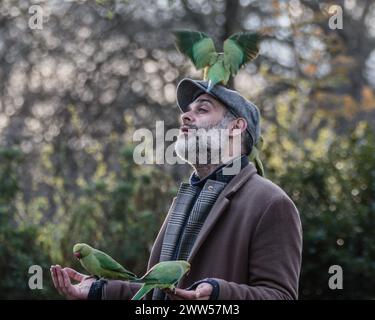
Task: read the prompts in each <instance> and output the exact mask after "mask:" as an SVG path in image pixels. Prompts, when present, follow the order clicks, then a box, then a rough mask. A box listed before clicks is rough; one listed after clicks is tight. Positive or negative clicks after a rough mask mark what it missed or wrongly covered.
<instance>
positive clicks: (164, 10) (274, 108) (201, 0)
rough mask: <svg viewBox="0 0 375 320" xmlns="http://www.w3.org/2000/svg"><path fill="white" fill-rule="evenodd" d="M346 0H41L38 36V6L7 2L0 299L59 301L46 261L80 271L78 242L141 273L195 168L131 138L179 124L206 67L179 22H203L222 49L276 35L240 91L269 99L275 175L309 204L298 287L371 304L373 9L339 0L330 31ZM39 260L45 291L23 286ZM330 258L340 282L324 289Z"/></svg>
mask: <svg viewBox="0 0 375 320" xmlns="http://www.w3.org/2000/svg"><path fill="white" fill-rule="evenodd" d="M334 2H335V1H331V0H322V1H311V0H293V1H277V0H270V1H258V0H238V1H237V0H215V1H211V0H210V1H208V0H172V1H170V0H158V1H152V2H151V1H149V0H139V1H131V0H96V1H93V0H87V1H86V0H80V1H52V0H41V1H38V5H40V6H41V7H42V9H43V29H42V30H32V29H30V28H29V27H28V19H29V18H30V14H29V12H28V9H29V7H30V5H31V4H35V1H31V0H3V1H1V2H0V66H1V68H0V148H1V149H0V160H1V161H0V222H1V223H0V274H1V275H2V279H1V281H0V297H1V298H3V297H4V298H55V297H57V294H56V292H55V290H53V289H52V288H51V280H50V277H49V274H48V267H49V265H50V264H52V263H54V264H56V263H60V264H62V265H69V266H73V267H76V268H80V266H79V265H78V264H77V263H76V262H75V261H74V260H73V259H72V255H71V247H72V245H73V244H74V243H75V242H77V241H86V242H88V243H91V244H92V245H94V246H96V247H98V248H100V249H102V250H105V251H107V252H108V253H110V254H111V255H113V256H114V257H115V258H116V259H118V260H119V261H120V262H122V263H123V264H124V265H125V266H126V267H128V268H129V269H131V270H132V271H134V272H136V273H142V272H143V271H144V270H145V268H146V262H147V258H148V254H149V251H150V249H151V246H152V243H153V241H154V239H155V236H156V234H157V232H158V230H159V228H160V226H161V223H162V221H163V219H164V217H165V214H166V212H167V210H168V207H169V204H170V202H171V198H172V197H173V196H174V195H175V192H176V190H177V186H178V185H179V183H180V181H181V180H182V179H183V178H186V176H187V175H188V173H189V170H190V168H189V167H188V166H187V165H185V166H182V165H175V166H170V165H163V166H156V165H155V166H137V165H135V164H134V161H133V159H132V156H131V150H132V147H133V145H132V135H133V133H134V131H135V130H136V129H139V128H148V129H150V130H152V131H154V130H155V123H156V121H158V120H163V121H165V130H168V129H171V128H175V127H176V126H177V125H176V123H177V121H176V119H177V118H178V115H179V111H178V108H177V106H176V103H175V89H176V84H177V83H178V81H179V79H181V78H183V77H185V76H189V77H193V78H198V77H200V76H201V73H200V72H197V71H196V70H194V68H193V67H192V66H191V63H190V62H189V61H187V60H186V59H185V58H184V57H183V56H182V55H181V54H179V53H178V52H177V51H176V49H175V47H174V39H173V36H172V34H171V30H173V29H181V28H191V29H195V30H201V31H204V32H206V33H208V34H209V35H211V36H213V37H214V39H215V42H217V43H222V42H223V41H224V40H225V39H226V38H227V37H228V35H230V34H233V33H234V32H237V31H245V30H250V31H261V32H262V33H263V34H264V37H263V40H262V42H261V48H260V55H259V57H258V58H257V59H256V60H255V61H254V62H253V63H251V64H249V65H248V66H247V67H246V68H244V69H242V70H241V71H240V72H239V74H238V75H237V77H236V78H235V80H234V82H233V83H231V85H232V86H233V87H234V88H235V89H237V90H238V91H239V92H241V93H242V94H243V95H244V96H246V97H248V98H249V99H250V100H252V101H254V102H255V103H256V104H257V105H258V106H259V107H260V110H261V113H262V120H263V121H262V130H263V133H264V136H265V142H266V143H265V149H264V152H263V154H262V155H263V157H264V159H265V161H264V163H265V166H266V174H267V176H268V177H269V178H270V179H272V180H273V181H275V182H276V183H278V184H280V186H281V187H282V188H284V189H285V190H286V191H287V192H288V193H289V194H290V195H291V196H292V197H293V199H294V201H295V202H296V204H297V207H298V208H299V210H300V212H301V217H302V220H303V224H304V232H305V234H304V235H305V242H304V261H303V268H302V278H301V297H302V298H306V299H309V298H374V297H375V293H374V289H373V288H374V287H375V286H373V280H372V278H371V273H372V275H373V274H375V273H374V263H373V261H374V249H373V245H372V244H371V238H372V239H373V238H374V231H373V230H374V228H372V229H371V226H372V224H373V219H374V218H373V216H372V213H373V212H374V209H375V208H374V182H373V181H374V180H375V179H374V178H375V177H374V173H373V171H372V170H373V169H372V168H374V167H375V163H374V152H373V151H374V150H373V145H374V138H373V132H372V130H373V129H374V124H375V90H374V88H375V68H374V65H375V63H374V61H375V29H374V23H373V21H374V19H375V3H374V2H373V1H372V0H351V1H343V2H342V1H337V3H338V4H340V5H342V8H343V13H344V28H343V29H337V30H332V29H330V28H329V25H328V20H329V18H330V15H329V7H330V6H331V5H332V4H333V3H334ZM218 49H219V48H218ZM363 120H366V122H367V123H368V127H366V126H364V125H362V124H361V125H359V126H358V124H359V123H360V121H363ZM353 128H356V129H353ZM32 264H39V265H41V266H43V270H44V271H45V272H44V277H45V281H44V290H41V291H39V290H34V291H30V290H29V289H28V288H27V279H28V276H29V275H28V274H27V270H28V267H29V266H30V265H32ZM332 264H340V265H342V267H343V268H344V290H342V291H338V290H336V291H331V290H328V285H327V283H328V276H329V275H328V268H329V266H330V265H332ZM80 270H81V269H80Z"/></svg>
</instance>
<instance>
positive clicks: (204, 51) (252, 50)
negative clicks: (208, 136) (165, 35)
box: [174, 30, 260, 92]
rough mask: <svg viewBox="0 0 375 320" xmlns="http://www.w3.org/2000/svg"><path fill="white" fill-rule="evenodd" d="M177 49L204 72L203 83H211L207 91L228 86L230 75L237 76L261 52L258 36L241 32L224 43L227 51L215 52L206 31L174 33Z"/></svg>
mask: <svg viewBox="0 0 375 320" xmlns="http://www.w3.org/2000/svg"><path fill="white" fill-rule="evenodd" d="M174 35H175V37H176V47H177V49H178V50H179V51H180V52H181V53H183V54H185V55H186V56H187V57H189V58H190V60H191V61H192V62H193V64H194V65H195V67H196V68H197V69H198V70H200V69H204V80H208V88H207V92H210V91H211V89H212V88H213V86H214V85H215V84H218V83H221V84H223V85H226V84H227V83H228V81H229V78H230V76H231V75H233V76H234V75H235V74H236V73H237V72H238V70H239V69H240V68H241V67H242V66H243V65H245V64H246V63H248V62H250V61H252V60H253V59H255V58H256V56H257V55H258V52H259V48H258V46H259V40H260V35H259V34H258V33H249V32H239V33H235V34H233V35H231V36H230V37H229V38H228V39H226V40H225V41H224V45H223V49H224V52H220V53H218V52H216V50H215V45H214V42H213V40H212V39H211V38H210V37H208V36H207V35H206V34H205V33H203V32H198V31H190V30H181V31H175V32H174Z"/></svg>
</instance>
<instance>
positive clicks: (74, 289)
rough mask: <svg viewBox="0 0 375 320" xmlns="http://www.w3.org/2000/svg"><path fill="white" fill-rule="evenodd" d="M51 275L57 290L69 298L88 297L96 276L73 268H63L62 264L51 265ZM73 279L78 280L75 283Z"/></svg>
mask: <svg viewBox="0 0 375 320" xmlns="http://www.w3.org/2000/svg"><path fill="white" fill-rule="evenodd" d="M50 271H51V276H52V280H53V284H54V286H55V288H56V289H57V291H58V292H59V293H60V294H61V295H63V296H65V297H66V298H67V299H69V300H79V299H81V300H83V299H87V296H88V294H89V291H90V287H91V285H92V283H93V282H94V281H95V278H93V277H90V276H87V275H84V274H82V273H79V272H77V271H75V270H74V269H71V268H64V269H62V268H61V266H59V265H56V266H51V269H50ZM71 279H72V280H75V281H78V284H75V285H73V284H72V282H71Z"/></svg>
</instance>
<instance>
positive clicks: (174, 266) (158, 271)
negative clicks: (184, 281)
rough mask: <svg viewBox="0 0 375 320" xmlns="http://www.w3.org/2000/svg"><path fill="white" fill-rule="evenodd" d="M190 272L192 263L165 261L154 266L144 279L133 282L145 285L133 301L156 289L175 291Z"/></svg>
mask: <svg viewBox="0 0 375 320" xmlns="http://www.w3.org/2000/svg"><path fill="white" fill-rule="evenodd" d="M189 270H190V263H189V262H187V261H184V260H177V261H163V262H159V263H158V264H156V265H154V266H153V267H152V268H151V269H150V270H149V271H148V272H147V273H146V274H145V275H144V276H143V277H142V278H140V279H137V280H132V281H131V282H138V283H143V286H142V287H141V288H140V289H139V291H138V292H137V293H136V294H135V295H134V297H133V298H132V300H141V299H142V298H143V297H144V296H145V295H146V294H147V293H148V292H150V291H151V290H152V289H154V288H159V289H173V288H174V286H175V284H176V283H178V281H179V280H180V279H181V278H182V276H183V275H184V274H185V273H187V272H188V271H189Z"/></svg>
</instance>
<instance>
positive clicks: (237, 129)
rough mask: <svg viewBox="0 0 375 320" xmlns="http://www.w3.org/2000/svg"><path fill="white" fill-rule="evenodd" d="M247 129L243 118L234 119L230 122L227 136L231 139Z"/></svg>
mask: <svg viewBox="0 0 375 320" xmlns="http://www.w3.org/2000/svg"><path fill="white" fill-rule="evenodd" d="M246 128H247V122H246V120H245V119H244V118H236V119H235V120H233V121H232V123H231V125H230V127H229V136H231V137H233V136H235V135H238V134H241V133H242V132H244V131H245V130H246Z"/></svg>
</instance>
